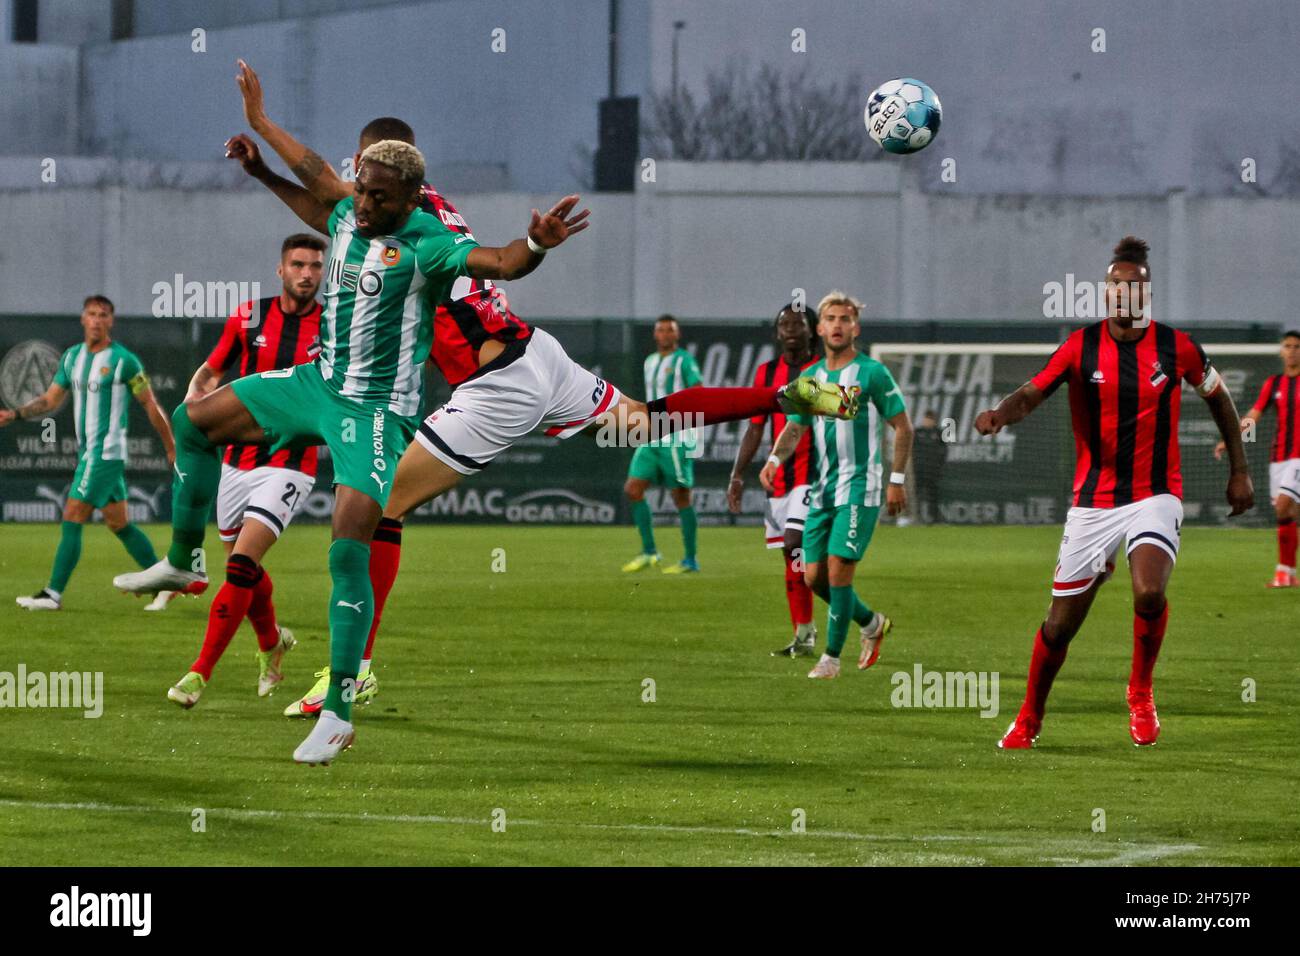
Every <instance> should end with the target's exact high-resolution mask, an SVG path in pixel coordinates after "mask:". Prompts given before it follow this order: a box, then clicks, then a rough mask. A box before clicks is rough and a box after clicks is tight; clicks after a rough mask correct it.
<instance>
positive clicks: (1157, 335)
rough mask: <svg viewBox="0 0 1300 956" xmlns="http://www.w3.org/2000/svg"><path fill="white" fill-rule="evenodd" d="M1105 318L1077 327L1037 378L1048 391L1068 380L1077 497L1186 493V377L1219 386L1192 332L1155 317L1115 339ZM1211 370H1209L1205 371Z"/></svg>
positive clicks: (1094, 501)
mask: <svg viewBox="0 0 1300 956" xmlns="http://www.w3.org/2000/svg"><path fill="white" fill-rule="evenodd" d="M1108 326H1109V322H1108V320H1103V321H1101V322H1098V323H1096V324H1094V325H1090V326H1088V327H1086V328H1082V329H1078V330H1076V331H1075V332H1073V333H1072V334H1071V335H1070V337H1069V338H1068V339H1066V340H1065V342H1064V343H1063V344H1062V345H1061V347H1060V348H1058V349H1057V350H1056V352H1055V354H1053V355H1052V357H1051V358H1050V359H1049V360H1048V362H1047V365H1046V366H1045V367H1044V368H1043V370H1042V371H1041V372H1039V373H1038V374H1037V375H1035V376H1034V377H1033V379H1032V382H1033V384H1034V385H1035V386H1037V387H1038V388H1039V389H1040V390H1041V391H1042V392H1043V394H1044V395H1051V394H1052V392H1054V391H1055V390H1056V389H1057V388H1058V387H1059V386H1060V385H1061V384H1062V383H1066V382H1068V383H1069V385H1070V417H1071V419H1072V423H1073V425H1074V450H1075V470H1074V504H1075V506H1076V507H1080V508H1116V507H1119V506H1120V505H1126V504H1129V503H1131V502H1134V501H1141V500H1142V499H1143V498H1150V497H1151V496H1152V495H1161V494H1170V495H1176V496H1178V497H1180V498H1181V497H1182V494H1183V476H1182V471H1181V468H1180V458H1179V449H1178V413H1179V409H1180V403H1181V400H1182V383H1183V382H1188V383H1189V384H1191V385H1192V386H1194V387H1197V388H1200V387H1201V386H1202V385H1203V384H1204V385H1206V386H1207V387H1211V388H1213V387H1214V383H1215V382H1216V381H1217V379H1218V375H1217V373H1213V374H1211V373H1212V369H1211V367H1210V362H1209V359H1207V358H1206V357H1205V351H1204V350H1203V349H1202V348H1201V347H1200V346H1199V345H1198V344H1197V343H1196V342H1195V340H1193V339H1192V337H1191V336H1190V335H1187V334H1186V333H1184V332H1180V331H1178V330H1177V329H1175V328H1173V327H1171V326H1168V325H1161V324H1160V323H1158V322H1152V323H1151V324H1150V325H1149V326H1147V328H1146V329H1145V330H1144V331H1143V335H1142V337H1141V338H1140V339H1136V340H1134V341H1132V342H1118V341H1116V340H1115V339H1114V337H1113V336H1111V334H1110V330H1109V328H1108ZM1207 376H1208V377H1207Z"/></svg>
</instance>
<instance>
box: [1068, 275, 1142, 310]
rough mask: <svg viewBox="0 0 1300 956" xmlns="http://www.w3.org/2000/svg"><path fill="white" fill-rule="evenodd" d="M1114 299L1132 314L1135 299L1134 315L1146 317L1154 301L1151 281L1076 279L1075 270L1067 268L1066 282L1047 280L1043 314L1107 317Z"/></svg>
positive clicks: (1120, 307) (1118, 308)
mask: <svg viewBox="0 0 1300 956" xmlns="http://www.w3.org/2000/svg"><path fill="white" fill-rule="evenodd" d="M1112 299H1113V300H1114V302H1115V303H1116V306H1117V312H1118V314H1120V315H1126V314H1128V308H1129V303H1130V302H1132V303H1135V306H1134V308H1133V312H1132V314H1133V317H1134V318H1142V317H1143V316H1144V315H1145V314H1146V312H1147V306H1148V304H1149V303H1150V302H1151V283H1150V282H1107V281H1105V280H1101V281H1097V282H1088V281H1075V278H1074V273H1073V272H1067V273H1066V275H1065V281H1064V282H1045V283H1043V318H1045V319H1104V318H1106V316H1107V315H1109V314H1110V309H1109V306H1110V303H1111V301H1112Z"/></svg>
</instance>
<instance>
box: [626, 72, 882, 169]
mask: <svg viewBox="0 0 1300 956" xmlns="http://www.w3.org/2000/svg"><path fill="white" fill-rule="evenodd" d="M865 104H866V99H865V87H864V86H863V85H862V82H861V79H860V78H859V77H856V76H850V77H846V78H845V79H844V80H842V81H841V82H838V83H835V82H832V83H828V84H824V85H820V84H818V83H816V82H815V81H814V80H812V79H810V77H809V75H808V70H807V68H806V67H805V68H803V69H800V70H797V71H791V72H782V71H780V70H778V69H776V68H775V67H773V66H771V65H770V64H764V65H763V66H761V67H760V68H759V69H758V70H757V71H754V70H751V69H748V68H746V67H743V66H741V65H739V64H737V63H736V62H734V61H733V62H732V63H729V64H728V65H727V66H726V67H724V68H722V69H721V70H715V71H713V72H711V73H710V74H709V75H708V76H707V77H706V79H705V82H704V90H703V93H702V95H701V96H700V98H699V99H697V97H696V94H695V93H693V92H692V91H691V90H690V89H689V88H687V87H684V86H679V87H678V88H677V89H676V90H665V91H663V92H660V93H656V94H653V95H652V96H651V97H650V103H649V107H650V108H649V110H648V116H647V120H646V124H645V127H644V128H643V130H642V133H643V135H644V137H645V144H646V148H647V150H648V151H649V152H650V153H651V154H653V155H657V156H662V157H664V158H666V159H685V160H697V161H701V160H801V159H824V160H844V161H857V162H866V161H871V160H877V159H881V158H883V156H884V155H885V154H884V153H883V151H882V150H880V149H879V148H878V147H877V146H876V145H875V144H874V143H873V142H872V141H871V139H870V138H869V137H868V136H867V130H866V127H865V125H864V124H863V121H862V110H863V107H864V106H865Z"/></svg>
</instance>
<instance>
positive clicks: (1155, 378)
mask: <svg viewBox="0 0 1300 956" xmlns="http://www.w3.org/2000/svg"><path fill="white" fill-rule="evenodd" d="M1167 381H1169V376H1168V375H1166V374H1165V373H1164V369H1162V368H1161V367H1160V362H1159V361H1155V362H1152V363H1151V384H1152V385H1155V386H1157V387H1159V386H1161V385H1163V384H1165V382H1167Z"/></svg>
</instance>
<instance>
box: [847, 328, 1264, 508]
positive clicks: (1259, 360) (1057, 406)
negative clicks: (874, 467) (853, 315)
mask: <svg viewBox="0 0 1300 956" xmlns="http://www.w3.org/2000/svg"><path fill="white" fill-rule="evenodd" d="M1202 345H1203V347H1204V348H1205V351H1206V353H1207V354H1208V355H1209V356H1210V359H1211V361H1213V362H1214V365H1215V367H1216V368H1217V369H1218V370H1219V372H1220V374H1222V376H1223V380H1224V382H1225V383H1226V384H1227V385H1228V387H1229V389H1231V391H1232V396H1233V399H1234V400H1235V401H1236V403H1237V410H1238V412H1240V413H1242V414H1244V413H1245V412H1246V411H1247V410H1248V409H1249V408H1250V406H1251V405H1252V404H1254V401H1255V398H1256V397H1257V396H1258V395H1259V390H1260V388H1261V387H1262V386H1263V383H1264V380H1265V379H1266V378H1267V377H1268V376H1269V375H1272V374H1274V373H1276V372H1277V371H1278V370H1279V367H1280V365H1279V359H1278V347H1277V346H1276V345H1241V344H1231V345H1214V344H1210V343H1202ZM1055 348H1056V346H1055V345H1046V344H1042V345H1040V344H1004V345H991V344H969V345H931V344H906V343H885V344H879V345H875V346H872V349H871V355H872V356H873V357H874V358H876V359H878V360H880V361H881V362H883V363H884V364H885V365H887V366H888V367H889V370H890V371H891V372H892V373H893V375H894V378H895V379H896V380H897V381H898V385H899V388H900V389H901V390H902V392H903V395H904V397H905V398H906V399H907V409H908V413H909V414H910V415H911V418H912V423H913V425H915V426H917V427H920V426H921V424H922V419H923V418H924V417H925V414H926V413H927V412H933V413H934V415H935V417H936V419H937V427H938V432H939V437H940V438H941V440H942V447H936V444H935V443H934V442H930V443H929V448H928V451H927V449H926V447H925V446H926V443H925V442H924V441H923V440H919V441H918V445H917V458H916V461H915V464H914V466H913V467H912V468H910V469H909V472H910V477H909V498H910V500H911V504H910V506H909V510H910V512H911V517H913V518H917V519H920V520H922V521H941V522H946V523H950V524H1061V523H1063V522H1064V520H1065V512H1066V510H1067V509H1068V508H1069V507H1070V498H1071V486H1072V482H1073V476H1074V439H1073V435H1072V433H1071V430H1070V408H1069V401H1068V399H1067V388H1068V386H1065V387H1062V388H1061V389H1059V390H1058V392H1057V393H1056V394H1054V395H1053V396H1052V398H1050V399H1049V400H1048V401H1046V402H1044V403H1043V404H1042V405H1041V406H1039V408H1038V409H1037V410H1036V411H1035V412H1034V414H1032V415H1031V416H1029V417H1028V418H1027V419H1025V420H1024V421H1023V422H1021V423H1020V424H1018V425H1013V426H1011V427H1010V428H1006V429H1003V431H1002V432H1001V433H999V434H997V435H993V436H987V437H986V436H981V435H979V434H977V433H976V432H975V427H974V425H975V416H976V415H978V414H979V413H980V412H981V411H983V410H984V409H987V408H993V407H994V406H995V405H996V404H997V403H998V402H999V401H1001V400H1002V398H1003V397H1004V396H1006V395H1009V394H1010V393H1011V392H1013V391H1015V390H1016V389H1017V388H1019V387H1020V386H1021V385H1023V384H1024V383H1025V382H1026V381H1028V380H1029V379H1030V378H1031V377H1032V376H1033V375H1034V374H1035V373H1037V372H1038V370H1039V369H1041V368H1042V367H1043V364H1044V363H1045V362H1046V361H1047V358H1048V356H1050V355H1051V354H1052V352H1053V351H1054V350H1055ZM1182 406H1183V411H1182V415H1181V416H1180V423H1179V429H1178V440H1179V444H1180V445H1181V448H1182V472H1183V509H1184V514H1185V520H1186V521H1187V522H1190V523H1193V524H1222V523H1225V522H1226V521H1227V514H1228V506H1227V504H1226V502H1225V500H1224V490H1225V487H1226V484H1227V477H1228V465H1227V460H1226V457H1225V459H1224V460H1222V461H1218V460H1215V458H1214V454H1213V451H1214V446H1215V444H1217V442H1218V441H1219V433H1218V429H1217V428H1215V425H1214V420H1213V419H1212V418H1211V417H1210V414H1209V409H1208V408H1206V407H1205V405H1204V403H1203V402H1202V401H1201V400H1200V399H1199V398H1198V397H1197V395H1196V393H1195V392H1194V391H1193V390H1192V389H1190V388H1189V387H1188V386H1187V385H1184V386H1183V401H1182ZM1275 428H1276V419H1275V418H1274V417H1273V416H1272V415H1268V416H1266V417H1265V418H1264V420H1263V421H1261V422H1260V424H1259V427H1258V429H1257V430H1256V432H1255V434H1254V435H1253V440H1248V441H1247V443H1246V457H1247V459H1248V461H1249V462H1250V473H1251V477H1252V478H1253V479H1254V482H1255V508H1254V510H1253V511H1252V512H1251V513H1250V514H1249V515H1246V516H1244V517H1242V518H1237V519H1234V522H1233V523H1234V525H1236V524H1237V523H1239V522H1240V523H1244V524H1250V525H1263V524H1266V523H1268V524H1271V523H1272V520H1273V519H1272V509H1270V508H1269V507H1268V452H1269V443H1270V442H1271V441H1272V437H1273V432H1274V429H1275ZM1247 437H1248V439H1250V438H1252V436H1249V435H1248V436H1247ZM892 447H893V446H892V443H890V442H887V443H886V448H887V449H888V448H892ZM886 470H888V467H887V468H886Z"/></svg>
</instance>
